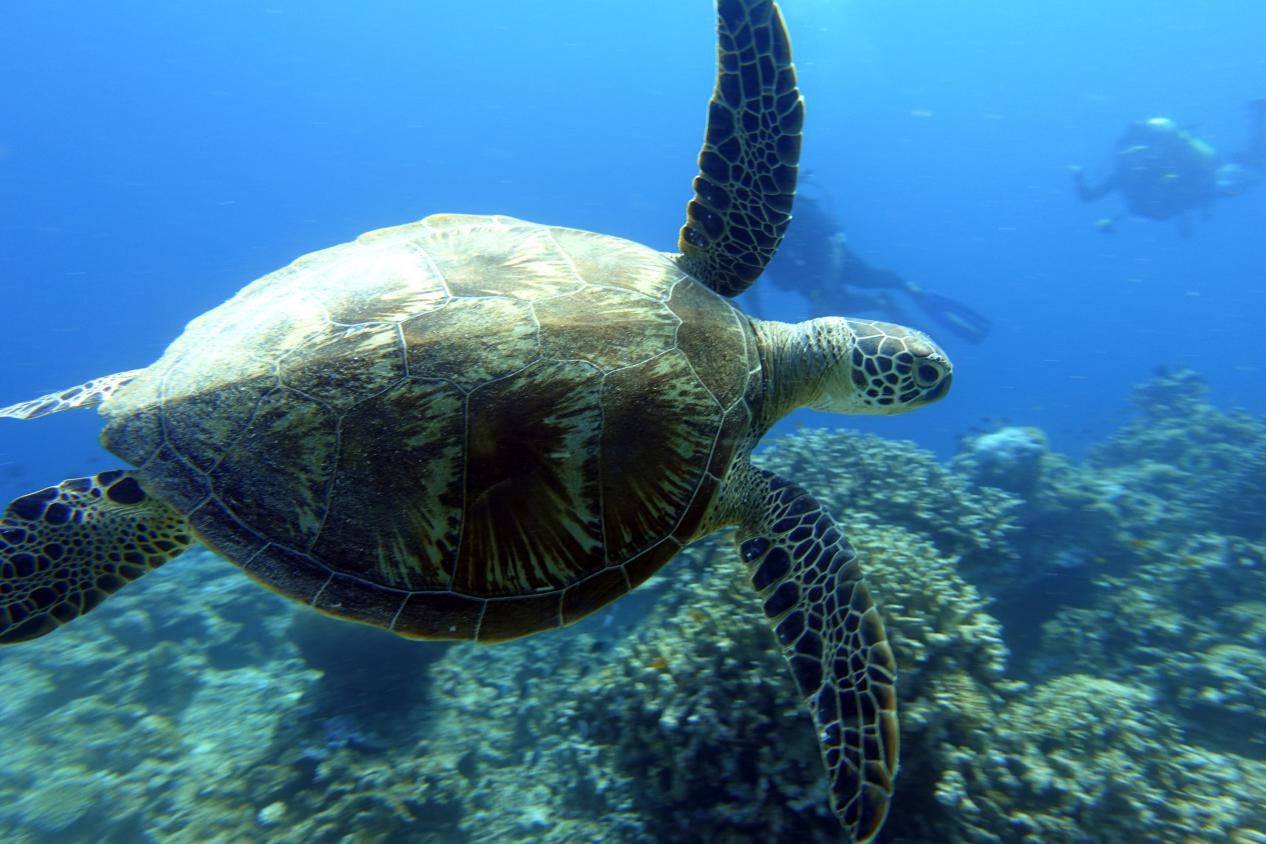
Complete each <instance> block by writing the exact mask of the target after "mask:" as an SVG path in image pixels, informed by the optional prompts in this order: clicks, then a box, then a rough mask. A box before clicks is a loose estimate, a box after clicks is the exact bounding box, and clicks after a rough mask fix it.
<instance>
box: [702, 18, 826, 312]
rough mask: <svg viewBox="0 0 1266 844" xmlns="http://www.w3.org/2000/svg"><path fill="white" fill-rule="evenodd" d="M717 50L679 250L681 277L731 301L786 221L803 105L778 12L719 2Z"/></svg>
mask: <svg viewBox="0 0 1266 844" xmlns="http://www.w3.org/2000/svg"><path fill="white" fill-rule="evenodd" d="M717 42H718V43H717V83H716V90H715V91H714V92H713V94H712V101H711V102H710V103H709V104H708V128H707V131H706V134H705V136H704V142H703V149H702V150H700V152H699V175H698V176H696V177H695V181H694V189H695V196H694V199H692V200H690V203H689V205H687V207H686V224H685V225H684V226H683V227H682V229H681V236H680V238H679V240H678V249H680V250H681V253H682V255H681V258H680V262H681V266H682V268H683V269H684V270H686V272H688V273H690V274H691V275H693V276H694V277H695V278H697V279H698V280H699V281H701V282H703V283H704V284H706V285H707V286H708V287H710V288H712V289H713V290H715V291H716V292H717V293H720V294H721V295H723V296H737V295H738V294H740V293H742V292H743V291H744V290H746V289H747V288H748V287H751V285H752V282H754V281H756V279H757V278H758V277H759V276H760V274H761V272H763V271H764V269H765V266H766V265H767V264H768V263H769V261H770V259H771V258H773V256H774V252H775V251H776V250H777V249H778V244H779V243H781V242H782V236H783V233H784V232H786V230H787V224H788V223H789V222H790V221H791V203H792V200H793V199H794V198H795V193H796V172H797V167H798V164H799V161H800V130H801V128H802V126H803V125H804V101H803V100H802V99H801V98H800V90H799V88H797V87H796V71H795V68H794V67H793V66H792V64H791V42H790V39H789V38H788V37H787V28H786V26H785V25H784V24H783V20H782V13H781V12H779V10H778V4H777V3H773V2H770V0H718V3H717Z"/></svg>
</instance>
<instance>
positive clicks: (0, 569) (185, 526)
mask: <svg viewBox="0 0 1266 844" xmlns="http://www.w3.org/2000/svg"><path fill="white" fill-rule="evenodd" d="M192 543H193V533H192V531H190V529H189V523H188V522H187V521H186V520H185V517H184V516H182V515H181V514H180V513H179V512H177V511H176V510H175V509H173V508H172V507H171V506H169V505H167V504H165V503H163V502H162V501H160V500H159V499H157V498H154V497H153V496H151V495H148V494H147V493H146V492H145V490H143V489H142V488H141V485H140V484H139V483H137V481H136V477H135V476H134V473H132V472H123V471H111V472H102V473H101V474H99V475H96V476H94V477H91V478H71V479H69V480H65V481H62V482H61V483H60V484H58V485H57V486H55V487H48V488H47V489H42V490H40V491H39V492H33V493H31V494H30V495H24V496H22V497H21V498H17V499H14V500H13V501H12V502H10V504H9V506H8V508H7V509H6V510H5V512H4V515H3V516H0V645H9V644H13V643H15V642H24V641H26V640H28V639H35V638H37V637H39V636H43V635H44V634H45V633H50V632H52V631H53V630H56V629H57V628H58V627H59V626H61V625H63V624H65V623H66V622H68V621H70V620H71V619H73V618H76V617H78V616H81V615H83V614H84V613H86V612H88V611H89V610H91V609H92V608H93V607H95V606H97V605H98V604H100V603H101V602H102V601H103V600H104V599H105V598H106V597H107V596H109V595H110V594H112V593H113V592H116V591H118V589H120V588H121V587H123V586H124V585H126V584H127V583H129V582H131V581H133V580H136V579H137V578H138V577H140V576H141V575H143V574H145V573H146V572H148V571H151V570H152V569H155V568H157V567H159V566H161V565H162V564H163V563H165V562H167V561H168V560H170V559H172V558H173V557H176V556H178V555H179V554H181V552H183V551H184V550H185V549H186V548H188V547H189V546H190V544H192Z"/></svg>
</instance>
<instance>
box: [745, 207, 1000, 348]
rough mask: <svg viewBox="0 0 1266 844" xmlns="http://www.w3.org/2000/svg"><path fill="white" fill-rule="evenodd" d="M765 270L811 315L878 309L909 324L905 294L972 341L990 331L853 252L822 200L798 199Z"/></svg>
mask: <svg viewBox="0 0 1266 844" xmlns="http://www.w3.org/2000/svg"><path fill="white" fill-rule="evenodd" d="M766 272H767V274H768V277H769V280H770V281H772V282H773V283H774V285H775V286H777V287H780V288H782V289H783V290H788V291H791V292H794V293H799V294H801V295H802V296H804V297H805V298H807V299H808V300H809V302H810V307H811V309H812V315H813V316H820V315H824V314H841V313H861V312H865V311H876V312H878V313H879V314H881V315H882V316H883V318H884V319H887V320H892V321H894V322H902V321H907V322H908V321H909V320H907V319H906V317H905V316H904V315H903V313H902V308H901V305H900V303H899V301H898V297H897V296H895V295H894V294H901V295H902V296H904V297H906V298H908V299H909V300H911V301H913V302H914V303H915V304H916V305H918V306H919V307H920V308H921V309H922V310H923V312H924V313H925V314H927V315H928V316H930V317H931V318H932V319H934V320H936V321H937V322H939V323H940V324H941V325H942V326H944V327H945V328H947V329H949V330H950V331H952V332H954V333H955V334H957V335H958V336H959V337H962V338H963V339H964V340H967V341H969V342H972V343H978V342H980V340H982V339H984V337H985V335H986V334H988V333H989V329H990V327H991V323H990V322H989V320H988V319H987V318H985V317H984V316H981V315H980V314H978V313H976V312H975V311H973V310H972V309H971V308H968V307H967V306H966V305H964V304H962V303H961V302H956V301H955V300H953V299H950V298H949V297H948V296H941V295H940V294H937V293H932V292H931V291H928V290H924V289H923V288H922V287H919V286H918V285H917V284H914V283H913V282H910V281H907V280H906V279H904V278H902V277H901V276H899V275H897V274H896V273H895V272H893V271H891V270H885V269H879V268H877V267H874V266H871V265H870V264H869V263H867V262H866V261H864V260H863V259H862V258H861V257H860V256H859V255H858V254H857V253H856V252H854V251H853V250H852V249H850V248H849V246H848V243H847V241H846V239H845V237H844V232H843V231H841V229H840V227H839V225H838V224H837V223H836V222H835V220H833V219H832V218H831V215H830V214H828V213H827V211H826V209H824V208H823V207H822V203H821V201H820V200H818V199H815V198H814V197H812V196H807V195H805V194H804V193H803V192H802V193H800V194H798V195H797V196H796V204H795V210H794V211H793V212H792V218H791V225H789V226H788V227H787V234H786V236H785V237H784V238H783V241H782V245H781V246H780V247H779V249H778V253H777V254H776V255H775V256H774V259H773V261H771V262H770V265H769V269H768V270H767V271H766ZM754 289H755V288H753V290H754ZM748 295H749V302H750V304H751V305H752V310H753V312H755V313H757V314H759V313H760V312H761V308H760V303H759V301H757V300H756V299H755V298H754V297H752V296H751V295H750V291H749V294H748Z"/></svg>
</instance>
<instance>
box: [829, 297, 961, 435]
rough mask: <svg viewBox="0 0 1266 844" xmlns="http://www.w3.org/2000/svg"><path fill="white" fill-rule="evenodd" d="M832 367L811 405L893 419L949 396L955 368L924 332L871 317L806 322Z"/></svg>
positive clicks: (833, 318) (838, 411) (836, 411)
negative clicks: (885, 416) (896, 414)
mask: <svg viewBox="0 0 1266 844" xmlns="http://www.w3.org/2000/svg"><path fill="white" fill-rule="evenodd" d="M805 327H806V328H807V329H808V332H807V333H808V334H809V337H810V343H811V344H812V345H814V346H817V351H818V353H819V354H820V357H819V360H821V361H823V362H824V363H825V364H826V366H825V370H824V372H823V377H822V381H821V383H820V392H819V393H818V395H817V397H816V398H815V399H814V400H813V401H811V402H810V407H813V408H814V409H816V410H826V411H830V412H832V413H867V414H881V415H891V414H895V413H904V412H906V411H907V410H914V409H915V408H916V407H922V406H923V405H925V404H931V403H932V402H934V401H938V400H940V399H942V398H944V397H945V395H946V394H947V393H948V392H949V388H950V382H951V381H952V380H953V377H954V367H953V366H952V365H951V364H950V361H949V357H948V356H946V354H945V352H943V351H942V350H941V347H940V346H938V345H936V343H934V342H932V340H931V338H929V337H928V336H927V335H926V334H924V333H923V332H922V331H918V330H916V329H913V328H906V327H905V326H903V325H894V324H893V323H891V322H878V321H876V320H869V319H845V318H843V317H823V318H821V319H815V320H810V321H809V322H808V323H806V324H805Z"/></svg>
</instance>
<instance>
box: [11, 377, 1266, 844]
mask: <svg viewBox="0 0 1266 844" xmlns="http://www.w3.org/2000/svg"><path fill="white" fill-rule="evenodd" d="M1135 399H1136V404H1137V405H1138V407H1139V417H1138V418H1137V419H1135V420H1133V421H1131V422H1129V423H1128V424H1127V425H1126V426H1125V427H1124V428H1123V429H1122V430H1121V431H1120V432H1118V433H1117V434H1115V435H1114V436H1113V437H1112V438H1111V439H1109V440H1108V441H1106V442H1105V443H1103V444H1101V445H1099V446H1097V447H1096V448H1095V449H1094V450H1093V451H1092V453H1091V456H1090V459H1089V460H1088V462H1087V463H1086V464H1084V465H1078V464H1075V463H1073V462H1072V461H1070V460H1068V459H1067V458H1065V457H1063V456H1062V455H1059V454H1056V453H1053V452H1052V451H1051V450H1050V447H1049V445H1048V443H1047V441H1046V439H1045V436H1044V435H1043V434H1042V433H1041V432H1040V431H1036V430H1034V429H1025V428H1003V429H1000V430H999V431H996V432H992V433H991V434H984V435H980V436H977V437H973V438H970V439H968V440H965V441H964V444H963V450H962V452H961V453H960V454H959V455H958V456H957V457H955V458H954V459H953V460H952V461H949V462H948V463H947V464H944V465H942V464H940V463H938V462H937V461H936V460H935V459H934V458H933V457H932V456H931V455H929V454H927V453H925V452H922V451H920V450H918V449H917V448H915V447H914V446H912V445H910V444H907V443H891V442H885V441H883V440H880V439H877V438H875V437H869V436H861V435H857V434H852V433H848V432H846V431H839V430H835V431H806V432H801V433H798V434H795V435H792V436H789V437H786V438H784V439H782V440H779V441H776V442H773V443H770V444H769V445H768V447H766V448H765V449H763V450H762V452H761V453H760V455H758V460H759V461H760V462H761V463H762V465H764V466H766V467H768V468H771V469H774V470H775V471H778V472H780V473H782V474H785V475H787V476H788V477H792V478H795V479H796V480H797V481H799V482H801V483H803V484H804V485H806V486H807V487H808V488H810V489H812V490H813V491H814V492H815V494H816V495H818V497H820V498H821V499H822V500H824V501H826V502H827V503H828V504H829V506H831V507H832V508H834V510H835V511H836V512H837V513H838V515H839V518H840V520H841V521H842V522H843V523H844V524H845V525H846V527H847V529H848V531H849V534H850V536H851V538H852V539H853V541H854V544H855V545H856V546H857V549H858V551H859V553H860V554H861V556H862V559H863V561H864V566H865V569H866V571H867V576H868V578H869V580H870V582H871V587H872V590H873V591H874V593H875V595H876V598H877V600H878V601H879V603H880V605H881V607H882V611H883V614H884V617H885V621H886V624H887V628H888V631H889V636H890V638H891V640H892V643H893V646H894V650H895V652H896V655H897V660H898V665H899V669H900V681H899V685H898V690H899V695H900V698H901V722H902V768H901V773H900V776H899V778H898V781H897V794H896V796H895V799H894V802H893V809H892V813H891V815H890V817H889V820H888V824H887V826H886V827H885V829H884V831H883V833H882V834H881V837H880V839H879V840H880V842H885V841H886V842H938V844H940V843H941V842H945V844H966V843H967V842H1025V844H1039V842H1040V844H1047V842H1069V844H1072V842H1084V841H1087V840H1094V841H1102V842H1113V844H1115V842H1134V841H1176V842H1194V841H1215V840H1217V841H1221V840H1226V841H1235V842H1263V841H1266V809H1263V807H1266V692H1263V689H1266V655H1264V654H1266V603H1263V595H1266V538H1264V537H1263V536H1262V533H1261V530H1262V526H1263V524H1266V513H1264V512H1263V510H1264V509H1266V500H1264V497H1263V496H1264V495H1266V493H1263V492H1262V490H1263V488H1266V485H1264V484H1263V483H1262V476H1263V474H1264V465H1266V425H1264V424H1263V423H1262V421H1261V420H1258V419H1255V418H1253V417H1250V416H1247V415H1245V414H1238V413H1223V412H1222V411H1220V410H1218V409H1216V408H1214V407H1212V406H1211V405H1209V404H1208V402H1207V398H1206V396H1205V395H1204V392H1203V388H1202V385H1201V383H1200V381H1199V379H1198V378H1197V377H1196V376H1194V375H1192V374H1190V373H1186V372H1176V373H1165V374H1162V375H1161V376H1159V377H1158V378H1157V379H1156V380H1154V381H1153V382H1151V383H1150V384H1147V385H1144V386H1142V387H1140V388H1139V389H1138V390H1136V391H1135ZM758 604H759V602H758V600H757V598H756V597H755V595H754V594H753V590H752V589H751V587H750V584H749V583H748V582H747V579H746V576H745V573H744V571H743V569H742V567H741V565H740V564H739V563H738V561H737V560H736V559H735V555H734V550H733V547H732V543H731V539H730V537H728V536H725V535H721V536H718V537H715V538H713V539H710V540H708V541H705V542H701V543H699V544H697V545H696V546H693V547H691V548H689V549H687V550H686V551H685V552H683V553H682V554H681V555H680V556H679V558H678V559H677V560H675V561H674V562H673V563H671V564H670V565H669V566H668V568H667V569H666V570H665V571H664V572H662V573H660V574H659V575H657V576H656V577H654V578H652V580H651V581H650V582H648V583H647V584H646V586H644V587H643V588H642V589H640V590H638V592H636V593H635V594H634V595H631V596H628V597H627V598H625V599H622V600H621V601H619V602H617V604H615V605H614V606H613V607H611V608H608V609H607V610H604V611H602V612H600V613H597V614H595V615H594V616H592V617H591V618H589V619H587V620H585V621H584V622H582V623H581V624H579V625H576V626H575V627H573V628H570V629H567V630H559V631H553V632H550V633H546V634H542V635H538V636H534V637H531V638H529V639H525V640H522V641H518V642H512V643H508V644H505V645H500V646H494V647H487V646H477V645H471V644H461V645H451V646H449V645H441V644H435V643H417V642H408V641H403V640H400V639H397V638H395V637H392V636H390V635H388V634H384V633H383V632H382V631H379V630H376V629H372V628H367V627H362V626H359V625H354V624H348V623H343V622H338V621H334V620H331V619H328V618H325V617H323V616H321V615H319V614H317V613H314V612H312V611H310V610H306V609H304V608H302V607H298V606H296V605H294V604H292V603H289V602H286V601H284V600H282V599H280V598H278V597H276V596H274V595H272V594H270V593H268V592H266V591H264V590H261V589H259V588H257V587H256V586H254V585H253V584H251V583H249V582H248V581H247V580H246V578H245V577H243V576H242V575H241V574H240V573H239V572H238V571H237V570H236V569H235V568H234V567H232V566H230V565H228V564H227V563H224V562H223V561H221V560H219V559H217V558H215V557H214V556H212V555H210V554H209V553H207V552H205V551H200V550H199V551H194V552H191V553H189V554H187V555H185V556H184V557H183V558H182V559H181V560H179V561H178V562H175V563H172V564H170V565H168V566H165V567H163V568H162V569H160V570H158V571H157V572H155V573H153V574H151V575H148V576H147V577H145V578H144V579H143V580H142V581H140V582H139V583H137V584H134V585H132V586H129V587H128V588H127V589H125V590H124V591H123V592H122V593H121V594H119V595H118V596H116V597H115V598H113V599H111V600H110V601H109V602H107V603H106V604H105V605H104V606H102V607H101V608H100V609H98V610H96V611H94V613H93V615H92V617H91V619H89V620H86V621H80V622H75V623H73V624H71V625H69V626H67V627H66V628H65V629H63V630H60V631H58V632H57V633H55V634H53V635H51V636H48V637H45V638H43V639H40V640H37V641H35V642H32V643H29V644H26V645H23V646H20V647H16V648H9V649H4V650H0V671H3V672H4V676H5V678H6V680H7V681H8V682H7V684H6V694H5V695H3V696H0V721H2V723H3V724H4V726H5V728H6V740H5V742H3V743H2V744H0V840H3V841H6V842H8V841H12V842H20V843H21V844H46V842H49V843H51V842H57V844H63V842H72V844H73V843H74V842H107V844H113V842H119V844H122V843H123V842H135V841H154V842H185V841H270V842H280V843H281V844H291V842H293V843H294V844H299V842H304V844H307V842H317V844H321V843H322V842H330V844H334V843H335V842H345V841H358V842H391V841H401V840H407V841H411V842H412V841H417V842H479V841H518V840H532V841H539V842H546V844H562V843H563V842H568V844H571V843H572V842H588V841H593V842H598V841H602V842H629V844H634V843H635V842H636V844H642V842H649V841H681V842H695V841H698V842H704V841H709V842H710V841H724V842H741V841H771V840H786V841H793V840H794V841H806V842H810V841H822V842H827V841H832V842H835V841H839V840H840V839H841V833H840V828H839V826H838V824H837V822H836V821H835V819H834V818H833V817H832V816H831V814H830V812H829V809H828V806H827V800H826V786H825V781H824V776H823V773H822V770H821V766H820V763H819V759H818V749H817V742H816V739H815V736H814V734H813V727H812V724H811V722H810V720H809V718H808V715H807V712H806V710H805V705H804V702H803V701H802V700H800V699H799V697H798V694H797V692H796V690H795V685H794V683H792V682H791V680H790V677H789V672H788V669H787V666H786V665H785V664H784V662H783V660H782V657H781V656H780V655H779V654H778V651H777V649H776V648H775V647H774V643H773V637H772V634H771V632H770V630H769V629H768V625H767V624H766V622H765V620H764V618H763V613H762V612H761V611H760V607H759V605H758Z"/></svg>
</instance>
